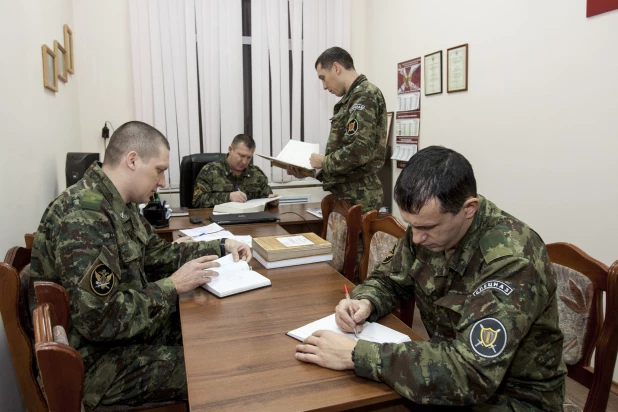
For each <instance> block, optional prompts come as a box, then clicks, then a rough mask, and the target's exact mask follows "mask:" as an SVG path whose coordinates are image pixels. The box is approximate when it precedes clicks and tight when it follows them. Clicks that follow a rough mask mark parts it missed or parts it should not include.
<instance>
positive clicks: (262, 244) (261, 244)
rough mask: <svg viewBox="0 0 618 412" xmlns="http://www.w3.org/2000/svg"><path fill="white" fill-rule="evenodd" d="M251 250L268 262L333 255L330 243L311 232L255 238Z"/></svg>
mask: <svg viewBox="0 0 618 412" xmlns="http://www.w3.org/2000/svg"><path fill="white" fill-rule="evenodd" d="M253 250H254V251H255V252H256V253H258V254H259V255H260V257H262V258H264V260H266V261H268V262H274V261H278V260H284V259H295V258H302V257H307V256H316V255H328V254H331V255H332V253H333V247H332V245H331V244H330V242H328V241H326V240H324V239H322V238H321V237H319V236H318V235H316V234H315V233H311V232H310V233H301V234H296V235H283V236H266V237H257V238H254V239H253Z"/></svg>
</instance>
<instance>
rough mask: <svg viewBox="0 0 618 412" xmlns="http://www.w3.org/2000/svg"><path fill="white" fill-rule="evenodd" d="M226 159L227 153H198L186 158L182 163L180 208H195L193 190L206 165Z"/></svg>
mask: <svg viewBox="0 0 618 412" xmlns="http://www.w3.org/2000/svg"><path fill="white" fill-rule="evenodd" d="M224 157H225V153H196V154H192V155H188V156H184V157H183V158H182V161H181V162H180V206H181V207H189V208H190V207H192V206H193V188H194V186H195V180H196V179H197V175H199V174H200V171H201V170H202V168H203V167H204V165H206V164H208V163H211V162H216V161H217V160H219V159H222V158H224Z"/></svg>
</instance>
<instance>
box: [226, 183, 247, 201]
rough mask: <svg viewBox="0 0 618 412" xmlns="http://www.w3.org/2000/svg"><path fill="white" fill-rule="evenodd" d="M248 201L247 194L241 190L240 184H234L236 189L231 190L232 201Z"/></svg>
mask: <svg viewBox="0 0 618 412" xmlns="http://www.w3.org/2000/svg"><path fill="white" fill-rule="evenodd" d="M246 201H247V195H246V194H244V193H243V192H241V191H240V186H238V185H236V186H234V191H233V192H230V202H240V203H244V202H246Z"/></svg>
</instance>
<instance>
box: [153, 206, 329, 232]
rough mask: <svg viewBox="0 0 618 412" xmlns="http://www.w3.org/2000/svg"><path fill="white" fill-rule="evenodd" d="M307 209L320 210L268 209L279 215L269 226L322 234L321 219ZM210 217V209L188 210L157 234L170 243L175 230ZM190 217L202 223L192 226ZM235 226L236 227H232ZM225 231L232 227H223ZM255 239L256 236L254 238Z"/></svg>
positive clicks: (297, 207)
mask: <svg viewBox="0 0 618 412" xmlns="http://www.w3.org/2000/svg"><path fill="white" fill-rule="evenodd" d="M309 208H318V209H319V208H320V203H300V204H294V205H281V206H279V207H273V208H268V209H267V211H268V212H270V213H273V214H280V213H282V214H281V216H279V222H273V223H270V225H273V226H274V225H277V224H279V225H280V226H282V227H283V228H284V229H285V230H287V231H288V233H306V232H314V233H316V234H317V235H318V236H319V235H320V234H321V233H322V219H321V218H319V217H316V216H314V215H312V214H311V213H307V209H309ZM210 215H212V209H189V216H179V217H172V218H171V219H170V224H169V226H168V227H164V228H161V229H157V230H156V231H157V233H158V234H159V236H161V237H162V238H163V239H165V240H168V241H172V233H173V232H174V231H177V230H182V229H190V228H192V227H198V226H202V225H207V224H209V223H210V220H209V219H208V218H209V217H210ZM190 216H199V217H201V218H202V221H203V222H202V223H200V224H197V225H195V224H193V223H191V222H190V221H189V217H190ZM234 226H236V225H234ZM225 227H226V229H228V230H229V228H231V227H233V226H227V225H226V226H225ZM256 237H257V236H256Z"/></svg>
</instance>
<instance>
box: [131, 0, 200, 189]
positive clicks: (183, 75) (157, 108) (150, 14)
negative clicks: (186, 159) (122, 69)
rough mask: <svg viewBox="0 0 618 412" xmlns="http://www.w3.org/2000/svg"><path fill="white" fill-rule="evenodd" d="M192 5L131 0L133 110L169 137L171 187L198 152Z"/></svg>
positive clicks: (191, 0) (190, 2) (190, 1)
mask: <svg viewBox="0 0 618 412" xmlns="http://www.w3.org/2000/svg"><path fill="white" fill-rule="evenodd" d="M194 9H195V5H194V0H176V1H173V2H172V1H166V0H150V1H148V0H129V15H130V19H131V46H132V50H133V84H134V86H133V87H134V95H135V113H136V117H137V120H140V121H143V122H145V123H148V124H150V125H152V126H154V127H156V128H157V129H158V130H159V131H161V132H162V133H163V134H164V135H165V136H166V137H167V139H168V140H169V143H170V167H169V170H168V172H167V179H168V183H169V184H170V185H171V186H172V187H177V186H178V183H179V181H180V160H181V158H182V157H183V156H185V155H188V154H191V153H197V152H199V151H200V142H199V118H198V116H197V113H198V102H197V70H196V69H195V67H196V57H195V53H194V52H193V50H194V47H195V46H194V45H195V30H194V23H193V20H194Z"/></svg>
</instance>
